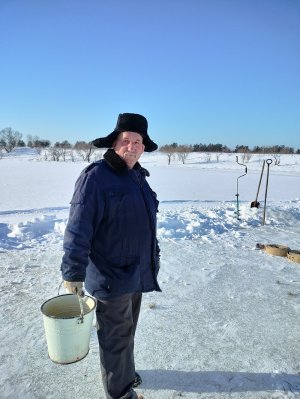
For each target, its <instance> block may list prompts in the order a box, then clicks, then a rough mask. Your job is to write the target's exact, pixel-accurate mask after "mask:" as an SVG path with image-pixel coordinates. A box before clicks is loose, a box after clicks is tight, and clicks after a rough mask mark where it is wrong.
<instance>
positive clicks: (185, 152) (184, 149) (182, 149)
mask: <svg viewBox="0 0 300 399" xmlns="http://www.w3.org/2000/svg"><path fill="white" fill-rule="evenodd" d="M191 152H192V148H191V146H189V145H179V146H178V147H177V149H176V153H177V157H178V159H179V161H181V162H182V163H183V164H184V163H185V161H186V159H187V157H188V156H189V154H190V153H191Z"/></svg>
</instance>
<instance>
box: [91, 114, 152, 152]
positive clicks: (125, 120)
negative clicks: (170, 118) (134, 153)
mask: <svg viewBox="0 0 300 399" xmlns="http://www.w3.org/2000/svg"><path fill="white" fill-rule="evenodd" d="M122 132H134V133H139V134H140V135H141V136H142V137H143V144H144V146H145V151H146V152H152V151H155V150H157V144H155V143H154V142H153V141H152V140H151V139H150V137H149V136H148V122H147V119H146V118H145V117H144V116H143V115H139V114H130V113H125V114H119V116H118V120H117V125H116V127H115V129H114V131H113V132H112V133H110V134H109V135H108V136H106V137H100V138H99V139H96V140H94V141H92V143H93V145H94V146H95V147H98V148H111V147H112V146H113V143H114V142H115V140H116V139H117V137H118V135H119V134H120V133H122Z"/></svg>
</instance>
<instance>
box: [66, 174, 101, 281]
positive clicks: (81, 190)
mask: <svg viewBox="0 0 300 399" xmlns="http://www.w3.org/2000/svg"><path fill="white" fill-rule="evenodd" d="M97 183H98V184H97ZM103 209H104V199H103V195H101V191H100V189H99V182H96V181H95V178H94V177H93V176H91V175H90V174H88V173H82V174H81V175H80V176H79V178H78V180H77V182H76V185H75V191H74V194H73V197H72V200H71V207H70V213H69V219H68V223H67V226H66V230H65V235H64V244H63V249H64V255H63V259H62V265H61V271H62V277H63V279H64V280H66V281H84V280H85V275H86V267H87V265H88V263H89V254H90V249H91V245H92V240H93V236H94V231H95V230H96V228H97V226H98V224H99V223H100V222H101V219H102V217H103Z"/></svg>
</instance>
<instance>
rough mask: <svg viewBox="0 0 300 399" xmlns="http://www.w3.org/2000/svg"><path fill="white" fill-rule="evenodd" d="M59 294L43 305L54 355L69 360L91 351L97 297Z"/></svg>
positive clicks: (56, 359)
mask: <svg viewBox="0 0 300 399" xmlns="http://www.w3.org/2000/svg"><path fill="white" fill-rule="evenodd" d="M80 301H81V306H82V311H81V306H80V302H79V297H78V296H77V295H73V294H66V295H59V296H56V297H54V298H52V299H49V300H48V301H46V302H44V303H43V305H42V306H41V311H42V313H43V319H44V327H45V333H46V340H47V346H48V353H49V357H50V359H51V360H52V361H53V362H55V363H61V364H69V363H74V362H77V361H79V360H81V359H83V358H84V357H85V356H86V355H87V354H88V352H89V345H90V334H91V328H92V323H93V318H94V313H95V307H96V301H95V299H94V298H92V297H90V296H85V297H84V298H80Z"/></svg>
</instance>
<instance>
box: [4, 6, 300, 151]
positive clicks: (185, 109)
mask: <svg viewBox="0 0 300 399" xmlns="http://www.w3.org/2000/svg"><path fill="white" fill-rule="evenodd" d="M0 57H1V60H0V129H2V128H5V127H12V128H13V129H15V130H18V131H20V132H21V133H22V134H23V139H26V137H27V135H28V134H31V135H37V136H39V137H40V138H41V139H49V140H51V142H52V143H54V142H55V141H62V140H69V141H70V142H71V143H72V144H74V143H75V142H76V141H77V140H86V141H90V140H92V139H94V138H96V137H102V136H106V135H107V134H108V133H110V132H111V131H112V130H113V129H114V127H115V124H116V119H117V116H118V114H119V113H121V112H136V113H141V114H143V115H145V116H146V117H147V119H148V122H149V134H150V137H151V138H152V139H153V140H154V141H156V142H157V143H158V144H159V145H163V144H167V143H173V142H177V143H178V144H197V143H203V144H209V143H221V144H224V145H227V146H229V147H233V148H234V147H235V145H237V144H239V145H241V144H243V145H249V147H253V146H254V145H274V144H279V145H282V144H283V145H286V146H292V147H294V148H295V149H296V148H300V0H0Z"/></svg>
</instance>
